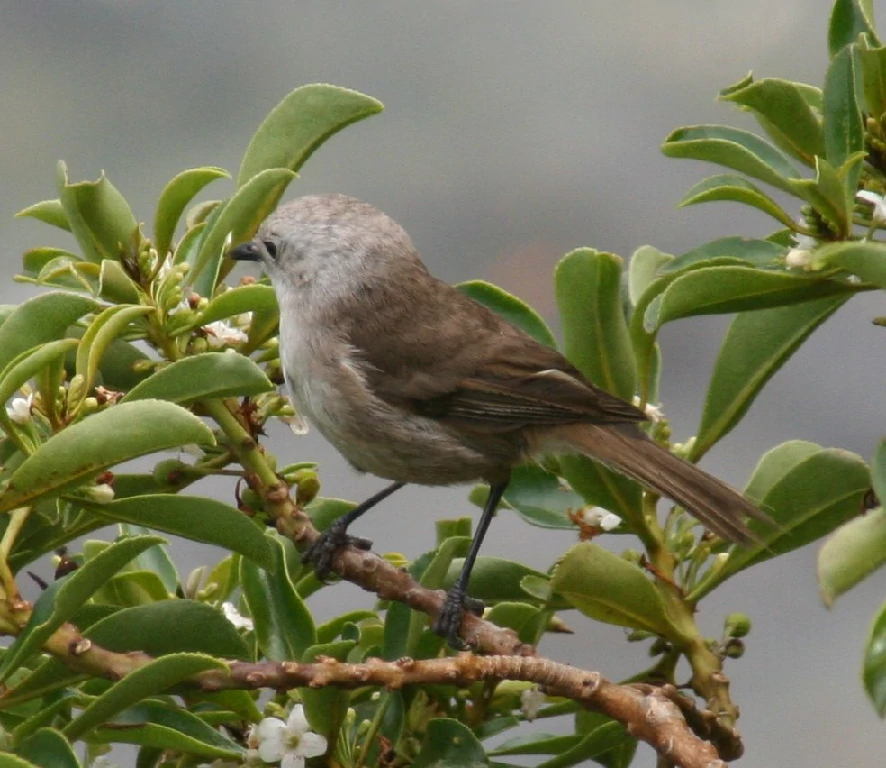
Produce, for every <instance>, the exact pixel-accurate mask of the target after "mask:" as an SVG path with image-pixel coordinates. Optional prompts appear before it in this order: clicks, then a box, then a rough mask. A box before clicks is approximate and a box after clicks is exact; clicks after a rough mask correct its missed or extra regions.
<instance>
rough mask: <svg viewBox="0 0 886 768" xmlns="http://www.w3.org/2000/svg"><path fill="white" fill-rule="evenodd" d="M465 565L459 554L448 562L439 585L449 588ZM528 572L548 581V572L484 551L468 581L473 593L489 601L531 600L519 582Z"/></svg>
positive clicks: (469, 589)
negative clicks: (446, 570)
mask: <svg viewBox="0 0 886 768" xmlns="http://www.w3.org/2000/svg"><path fill="white" fill-rule="evenodd" d="M463 566H464V560H463V559H462V558H456V559H454V560H453V561H452V564H451V565H450V566H449V571H448V573H447V574H446V578H445V579H444V580H443V582H442V584H441V585H440V586H442V587H443V589H449V587H451V586H452V585H453V584H454V583H455V580H456V579H457V578H458V575H459V574H460V573H461V570H462V567H463ZM527 576H533V577H535V578H539V579H543V580H544V581H547V578H548V577H547V576H545V574H543V573H541V572H540V571H536V570H535V569H533V568H530V567H529V566H528V565H523V563H518V562H515V561H514V560H505V559H504V558H501V557H491V556H489V555H481V556H480V557H478V558H477V561H476V563H474V567H473V569H472V570H471V578H470V581H469V582H468V593H469V594H470V595H471V596H472V597H477V598H479V599H480V600H483V601H485V602H490V603H497V602H499V601H502V600H507V601H514V600H524V601H525V600H529V599H530V597H529V595H528V594H527V593H526V591H525V590H523V589H522V587H521V586H520V582H521V581H522V580H523V579H524V578H526V577H527Z"/></svg>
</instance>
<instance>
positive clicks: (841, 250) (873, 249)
mask: <svg viewBox="0 0 886 768" xmlns="http://www.w3.org/2000/svg"><path fill="white" fill-rule="evenodd" d="M815 258H816V261H818V262H820V263H821V264H822V265H824V266H826V267H833V268H836V269H843V270H845V271H846V272H851V273H852V274H853V275H858V277H860V278H861V279H862V280H864V281H865V282H868V283H873V284H874V285H876V286H877V287H878V288H883V289H884V290H886V244H884V243H877V242H871V241H869V240H865V241H860V242H849V243H830V244H828V245H823V246H822V247H821V248H818V249H816V251H815Z"/></svg>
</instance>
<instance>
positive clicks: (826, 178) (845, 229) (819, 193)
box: [791, 153, 864, 237]
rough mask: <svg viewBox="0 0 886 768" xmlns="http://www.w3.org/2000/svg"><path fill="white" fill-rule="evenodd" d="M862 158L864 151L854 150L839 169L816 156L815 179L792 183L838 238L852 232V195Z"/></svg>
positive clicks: (795, 189)
mask: <svg viewBox="0 0 886 768" xmlns="http://www.w3.org/2000/svg"><path fill="white" fill-rule="evenodd" d="M863 158H864V154H863V153H855V154H854V155H852V156H850V158H849V159H847V161H846V162H845V163H844V165H843V166H841V167H840V168H839V169H837V168H835V167H834V166H833V165H832V164H831V163H829V162H828V161H827V160H825V159H824V158H823V157H817V158H816V159H815V179H794V180H793V181H792V182H791V186H792V187H793V189H794V192H795V193H796V194H797V196H798V197H801V198H802V199H803V200H805V201H806V202H807V203H809V205H811V206H812V207H813V208H815V210H816V211H817V212H818V213H819V214H820V215H821V217H822V218H824V219H825V221H826V222H828V224H830V225H831V227H832V229H833V231H834V232H835V234H836V235H837V236H838V237H847V236H848V235H849V233H850V232H851V231H852V205H853V201H852V196H853V195H854V194H855V186H854V185H855V183H856V180H857V178H858V171H859V170H860V168H861V161H862V160H863ZM850 176H851V177H852V178H851V180H849V181H847V179H848V177H850Z"/></svg>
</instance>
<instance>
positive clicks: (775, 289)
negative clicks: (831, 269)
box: [644, 266, 855, 331]
mask: <svg viewBox="0 0 886 768" xmlns="http://www.w3.org/2000/svg"><path fill="white" fill-rule="evenodd" d="M854 290H855V288H854V287H853V286H852V285H850V284H847V283H842V282H839V281H837V280H827V279H821V278H815V277H803V276H799V275H792V274H787V273H784V272H765V271H763V270H760V269H751V268H748V267H738V266H724V267H706V268H703V269H698V270H694V271H692V272H687V273H686V274H684V275H681V276H680V277H678V278H677V279H676V280H674V282H673V283H671V284H670V285H669V286H668V287H667V288H666V289H665V290H664V292H663V293H661V294H660V295H659V296H658V297H656V299H655V301H653V302H652V303H651V304H650V305H649V308H648V309H647V310H646V316H645V318H644V323H645V326H646V329H647V330H649V331H652V330H657V329H658V328H660V327H661V326H663V325H664V324H665V323H669V322H671V321H673V320H677V319H679V318H681V317H690V316H692V315H715V314H729V313H732V312H743V311H745V310H749V309H767V308H771V307H782V306H788V305H791V304H799V303H801V302H804V301H814V300H816V299H824V298H827V297H834V296H846V295H848V294H850V293H853V292H854Z"/></svg>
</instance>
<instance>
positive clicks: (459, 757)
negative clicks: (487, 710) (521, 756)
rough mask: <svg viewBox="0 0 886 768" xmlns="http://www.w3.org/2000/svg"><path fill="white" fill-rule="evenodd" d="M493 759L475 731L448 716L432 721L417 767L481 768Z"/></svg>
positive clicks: (414, 766) (415, 763) (426, 733)
mask: <svg viewBox="0 0 886 768" xmlns="http://www.w3.org/2000/svg"><path fill="white" fill-rule="evenodd" d="M488 764H489V762H488V760H487V759H486V752H485V751H484V749H483V745H482V744H481V743H480V742H479V741H478V740H477V737H476V736H474V734H473V733H471V730H470V729H469V728H468V727H467V726H466V725H464V724H463V723H460V722H459V721H458V720H452V719H450V718H448V717H436V718H434V719H433V720H431V721H430V722H428V727H427V730H426V731H425V738H424V740H423V741H422V744H421V749H420V751H419V753H418V755H417V756H416V758H415V760H414V761H413V763H412V766H413V768H480V766H486V765H488Z"/></svg>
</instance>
